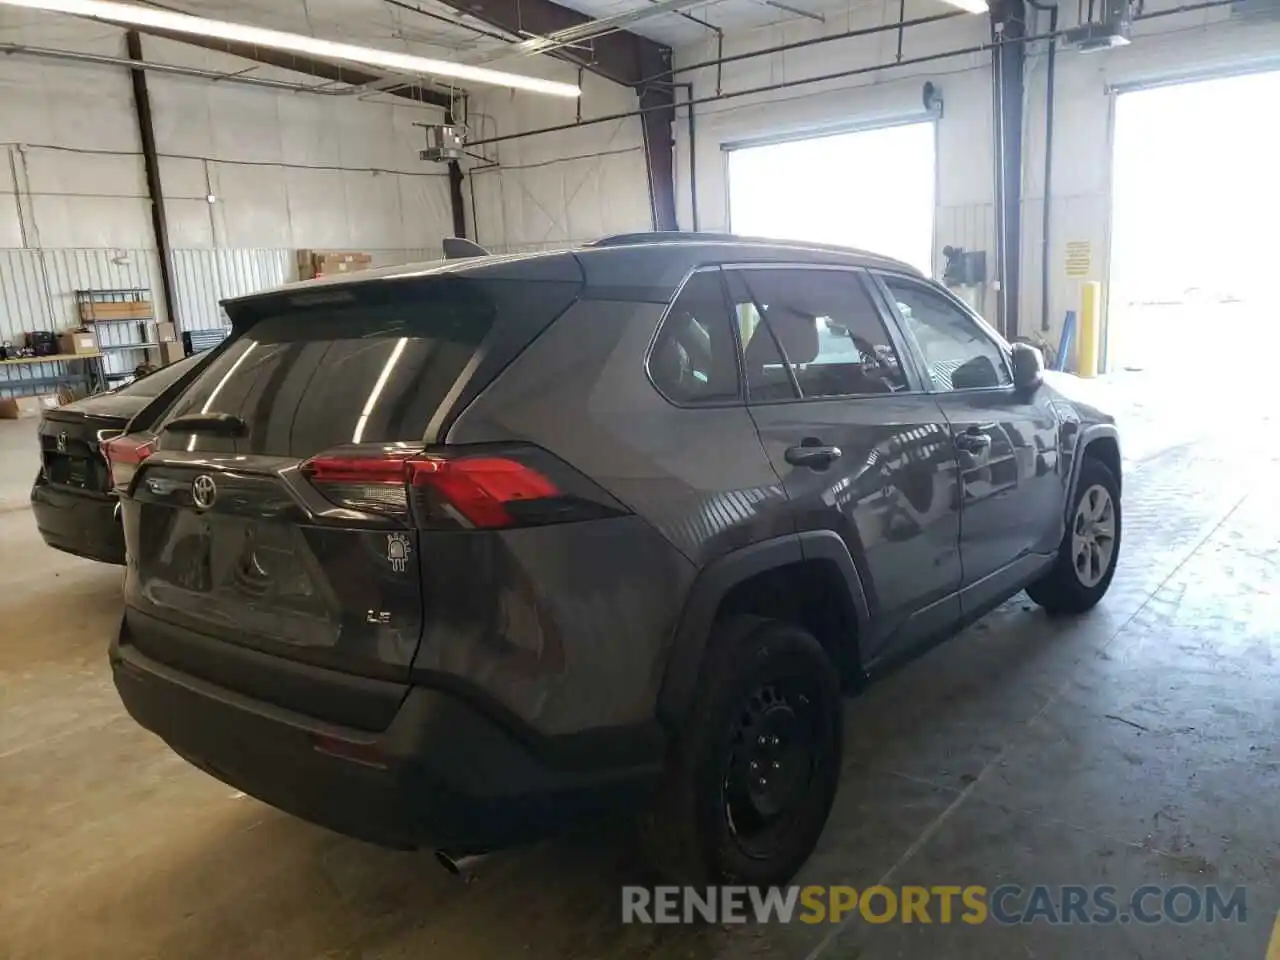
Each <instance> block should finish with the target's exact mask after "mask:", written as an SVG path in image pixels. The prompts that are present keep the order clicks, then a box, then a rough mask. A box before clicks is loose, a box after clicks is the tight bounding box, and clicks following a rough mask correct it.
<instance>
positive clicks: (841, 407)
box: [726, 265, 960, 658]
mask: <svg viewBox="0 0 1280 960" xmlns="http://www.w3.org/2000/svg"><path fill="white" fill-rule="evenodd" d="M726 277H727V279H728V282H729V287H730V293H731V295H732V299H733V302H734V306H735V309H736V311H737V315H738V322H739V329H740V332H741V339H742V343H743V359H744V369H745V374H746V381H747V387H748V395H749V409H750V411H751V415H752V417H753V418H754V419H755V422H756V425H757V427H758V429H759V432H760V438H761V440H762V442H763V443H764V446H765V450H766V452H767V453H768V455H769V459H770V461H771V462H772V464H773V466H774V469H775V470H776V471H777V473H778V475H779V476H780V477H781V478H782V482H783V484H784V486H785V487H786V491H787V494H788V496H789V497H790V499H791V501H792V509H793V510H794V512H795V516H796V523H797V527H798V528H799V529H800V530H801V531H804V530H832V531H834V532H836V533H837V534H838V535H839V536H840V537H841V538H842V539H843V540H844V541H845V543H846V544H847V545H848V547H849V550H850V553H851V554H852V555H853V558H854V561H855V563H856V564H857V565H858V568H859V573H860V574H861V576H862V580H863V587H864V590H865V591H866V593H867V600H868V603H869V605H870V607H871V612H872V619H873V624H874V629H873V635H872V636H871V637H863V638H861V641H862V652H863V655H864V657H866V658H870V657H874V656H876V655H877V654H878V653H880V652H882V651H883V650H884V649H885V648H886V647H887V646H888V645H890V644H891V643H893V644H895V645H896V642H897V641H901V642H903V643H909V642H911V641H912V640H914V639H917V638H920V637H922V636H925V635H928V634H929V633H932V632H933V631H935V630H936V629H938V628H940V627H942V626H944V625H946V624H947V623H949V622H950V621H952V620H954V619H955V617H956V616H957V614H958V609H959V608H958V600H957V598H956V596H955V591H956V590H957V589H958V588H959V585H960V564H959V558H958V553H957V547H958V538H959V521H960V518H959V512H958V498H957V495H956V476H955V458H954V455H953V453H952V448H951V445H950V442H949V435H948V432H947V428H946V421H945V419H944V418H943V416H942V412H941V410H940V409H939V408H938V405H937V404H936V403H935V402H934V400H933V398H932V397H930V396H929V395H928V394H927V393H925V392H923V391H922V390H921V384H920V383H919V380H918V377H917V374H916V372H915V369H914V367H913V366H912V365H911V364H909V363H907V362H904V360H905V357H906V353H905V351H904V349H903V343H902V341H901V339H900V337H899V334H898V332H897V331H896V330H895V329H894V328H893V326H892V325H891V324H888V325H887V324H886V323H885V318H884V315H883V313H882V308H881V307H880V306H878V305H877V304H878V296H877V295H876V294H875V288H874V286H873V284H872V281H871V279H870V277H869V276H868V275H867V274H866V273H865V272H864V271H862V270H854V269H847V268H834V267H813V266H796V267H778V266H774V265H769V266H767V267H746V266H744V267H738V268H727V269H726Z"/></svg>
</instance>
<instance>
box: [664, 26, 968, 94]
mask: <svg viewBox="0 0 1280 960" xmlns="http://www.w3.org/2000/svg"><path fill="white" fill-rule="evenodd" d="M968 16H972V14H969V13H966V12H965V11H963V10H956V11H953V12H951V13H935V14H931V15H930V16H927V17H915V18H913V19H911V20H895V21H894V22H893V23H881V24H877V25H876V26H874V27H859V28H858V29H857V30H844V31H842V32H840V33H827V34H823V35H822V36H820V37H809V38H807V39H805V40H793V41H792V42H791V43H780V44H777V45H776V46H772V47H761V48H760V49H759V50H749V51H747V52H745V53H734V54H730V55H729V56H727V57H726V56H724V55H723V54H722V53H717V54H716V56H714V57H712V58H711V59H710V60H703V61H701V62H700V63H690V64H687V65H686V66H683V67H673V68H672V69H671V70H668V71H666V72H664V73H657V74H654V75H653V76H652V77H646V78H645V80H644V81H643V82H645V83H648V82H650V81H657V80H663V79H666V78H667V77H674V76H678V75H679V74H682V73H691V72H692V71H694V70H701V69H703V68H704V67H722V66H724V65H725V64H726V63H734V62H736V61H738V60H752V59H754V58H756V57H767V56H769V55H770V54H774V53H786V52H787V51H788V50H800V49H802V48H804V47H812V46H816V45H818V44H820V43H831V42H832V41H834V40H849V39H851V38H853V37H869V36H872V35H873V34H877V33H887V32H888V31H890V30H901V29H905V28H906V27H922V26H924V25H925V24H928V23H939V22H941V21H943V20H953V19H955V18H956V17H968ZM722 38H723V34H722ZM720 49H721V50H723V49H724V48H723V47H721V48H720Z"/></svg>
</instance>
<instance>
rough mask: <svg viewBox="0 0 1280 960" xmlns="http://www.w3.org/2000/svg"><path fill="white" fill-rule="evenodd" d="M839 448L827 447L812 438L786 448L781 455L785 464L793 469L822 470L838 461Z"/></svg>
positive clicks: (806, 438)
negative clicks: (809, 468) (810, 468)
mask: <svg viewBox="0 0 1280 960" xmlns="http://www.w3.org/2000/svg"><path fill="white" fill-rule="evenodd" d="M840 454H841V450H840V448H839V447H833V446H828V445H826V444H824V443H823V442H822V441H821V440H818V439H816V438H814V437H805V438H804V439H803V440H802V441H800V445H799V446H798V447H787V452H786V453H785V454H783V456H784V457H786V460H787V463H789V464H791V465H792V466H794V467H812V468H813V469H815V470H822V469H825V468H826V467H829V466H831V464H832V462H833V461H835V460H839V459H840Z"/></svg>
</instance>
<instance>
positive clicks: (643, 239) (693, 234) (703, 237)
mask: <svg viewBox="0 0 1280 960" xmlns="http://www.w3.org/2000/svg"><path fill="white" fill-rule="evenodd" d="M741 239H742V238H741V237H735V236H734V235H733V234H731V233H708V232H699V231H693V230H649V231H647V232H644V233H617V234H614V235H613V236H611V237H601V238H600V239H599V240H592V241H591V242H590V243H588V244H586V246H588V247H635V246H641V245H643V244H646V243H680V242H702V243H708V242H710V243H714V242H717V241H718V242H720V243H733V242H735V241H738V240H741Z"/></svg>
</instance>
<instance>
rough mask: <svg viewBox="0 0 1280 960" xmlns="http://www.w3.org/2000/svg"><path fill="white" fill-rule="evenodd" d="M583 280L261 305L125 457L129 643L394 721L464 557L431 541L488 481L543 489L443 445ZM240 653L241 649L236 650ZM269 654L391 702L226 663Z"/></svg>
mask: <svg viewBox="0 0 1280 960" xmlns="http://www.w3.org/2000/svg"><path fill="white" fill-rule="evenodd" d="M578 288H579V284H578V283H577V282H576V281H573V282H571V281H568V280H550V281H542V280H528V279H491V278H480V279H468V278H466V277H456V276H444V277H430V278H415V279H414V280H409V281H373V282H364V283H358V282H357V283H352V284H350V285H348V286H342V287H336V288H317V289H316V290H315V291H314V292H313V291H309V290H307V289H305V288H303V289H302V290H299V291H298V292H297V293H295V294H293V295H291V296H281V295H276V296H274V297H273V298H262V299H261V300H259V301H251V302H249V304H248V306H249V307H251V308H252V310H253V311H255V312H256V313H257V316H256V317H252V318H251V322H249V323H248V324H247V326H246V328H245V329H244V330H243V332H242V333H241V334H240V335H239V336H238V337H237V338H236V339H235V340H234V341H233V342H232V343H230V344H229V345H228V346H227V348H226V349H225V351H224V352H223V353H222V354H221V355H220V356H219V357H217V358H215V359H214V360H213V362H212V363H211V364H210V365H209V366H208V367H207V369H205V370H204V371H203V373H202V374H201V375H200V376H199V377H198V378H197V379H196V380H195V381H194V382H193V383H192V385H191V387H190V388H189V389H188V390H187V391H186V392H185V393H184V394H183V395H182V396H181V397H180V398H179V399H178V400H177V402H176V403H175V404H174V406H173V407H172V408H171V409H170V410H169V412H168V414H167V415H166V417H165V418H164V420H163V421H162V423H161V424H160V430H159V432H158V434H157V435H156V436H155V437H154V438H152V439H151V440H150V443H149V444H146V443H144V444H141V445H139V442H138V441H137V440H136V439H135V438H125V439H124V440H122V441H119V443H123V444H125V447H127V448H128V449H126V448H124V447H122V448H121V449H120V451H117V448H116V446H115V445H113V446H112V447H111V448H110V450H109V455H110V457H111V459H112V466H113V471H114V472H116V473H117V483H120V482H121V480H122V479H123V482H124V483H125V484H127V486H128V489H129V490H130V494H129V498H128V500H127V501H126V510H125V518H126V537H127V540H128V545H129V553H130V567H129V570H128V575H127V578H126V596H127V600H128V604H129V608H130V609H129V629H130V632H131V634H132V642H133V643H135V644H136V645H137V646H138V648H139V649H140V650H141V651H142V652H143V653H145V654H147V655H148V656H151V657H153V658H155V659H158V660H160V661H162V662H167V663H170V664H171V665H172V666H175V667H178V668H179V669H183V670H186V671H189V672H192V673H195V674H196V675H200V676H204V677H205V678H207V679H209V680H212V681H214V682H216V683H219V684H221V685H224V686H228V687H231V688H233V689H241V690H243V691H244V692H247V693H251V694H253V695H258V696H262V697H264V698H265V699H267V700H271V701H274V702H277V703H279V704H281V705H282V706H289V707H292V708H295V709H304V707H305V708H306V712H309V713H311V714H312V715H315V716H321V717H324V718H326V719H331V720H333V721H334V722H342V723H348V724H352V725H355V726H362V727H366V728H368V729H376V728H378V727H379V726H380V725H381V724H382V723H384V722H386V721H389V719H390V715H389V714H388V710H390V711H392V712H393V711H394V708H395V707H396V706H398V699H396V698H394V697H393V696H392V695H391V694H392V693H394V689H395V687H396V685H398V684H402V683H404V682H405V681H407V678H408V672H409V668H410V665H411V663H412V661H413V658H414V654H415V653H416V651H417V647H418V644H419V641H420V638H421V634H422V625H423V620H424V599H423V595H422V582H423V578H422V576H421V568H420V565H421V564H422V563H423V562H424V558H426V560H427V561H428V562H447V558H443V559H442V558H436V557H433V556H432V555H431V553H430V549H429V548H428V547H427V545H426V544H424V542H423V540H424V538H425V537H430V533H429V532H428V531H430V530H431V529H433V528H435V527H437V526H450V527H452V528H453V529H457V528H458V526H459V525H462V526H472V525H476V526H481V525H484V523H483V521H484V517H483V515H481V517H480V520H481V522H479V523H475V524H472V523H471V522H469V521H468V520H467V514H468V511H469V510H470V509H471V508H469V507H468V506H467V496H468V495H469V493H470V494H475V491H476V490H477V489H479V490H480V493H479V494H478V496H480V497H481V499H485V498H488V499H490V500H492V498H493V496H494V495H496V496H497V497H498V499H499V500H501V498H502V497H503V496H508V495H512V494H513V491H514V495H515V496H518V497H528V498H532V499H534V500H537V499H538V497H539V496H541V495H542V493H545V492H546V491H539V490H538V489H537V481H536V480H534V479H531V477H532V472H530V474H529V475H528V476H524V477H519V476H515V475H514V474H513V473H512V471H513V470H515V471H516V473H518V472H519V470H520V469H521V468H520V465H519V458H520V456H521V455H520V454H519V453H518V452H517V453H515V454H514V455H513V456H514V458H503V457H494V456H493V455H492V454H491V452H490V451H484V452H483V453H484V455H483V456H476V455H474V453H473V454H472V455H470V456H466V457H465V458H464V459H461V460H459V459H457V457H456V455H455V453H454V452H449V451H442V450H441V448H438V447H431V451H432V453H431V455H428V454H427V450H428V447H429V446H430V445H431V444H432V443H433V442H434V441H435V440H436V438H437V437H440V436H443V432H444V430H445V429H447V424H448V422H449V420H450V418H451V416H453V415H455V414H456V412H457V411H458V410H460V408H461V407H462V406H464V405H465V404H466V403H467V402H469V400H470V398H471V397H473V396H474V395H475V393H476V392H478V391H479V390H480V389H482V388H483V386H484V385H485V384H486V383H487V382H489V381H490V380H491V379H492V378H493V376H495V375H496V373H497V372H498V371H500V370H501V369H502V368H503V367H504V366H505V365H506V364H507V363H509V362H510V360H511V359H513V358H514V357H515V356H516V354H518V353H519V351H520V350H522V349H523V348H524V346H525V345H527V344H528V342H529V341H531V340H532V339H533V338H534V337H535V336H536V335H537V334H538V333H539V332H540V331H541V330H542V329H544V328H545V327H546V326H547V325H548V324H550V323H551V322H552V321H553V320H554V319H555V317H557V316H558V315H559V314H560V313H561V312H563V311H564V309H566V308H567V307H568V306H569V305H570V304H571V303H572V302H573V300H574V298H575V297H576V295H577V292H578ZM130 443H132V444H133V446H132V447H129V446H128V445H129V444H130ZM139 446H140V447H141V449H139ZM118 453H119V454H120V455H119V456H118ZM537 453H538V452H537V451H534V455H535V456H536V454H537ZM131 461H134V462H131ZM462 464H469V466H461V465H462ZM486 465H487V466H486ZM513 465H514V466H513ZM495 470H496V471H497V473H496V474H495V472H494V471H495ZM486 471H487V472H486ZM134 473H136V477H134V476H133V474H134ZM495 476H496V478H497V479H496V480H495ZM477 477H480V479H479V480H477V479H476V478H477ZM459 482H461V485H460V486H459ZM451 483H452V484H453V485H454V487H453V488H450V486H449V485H450V484H451ZM495 484H496V486H495ZM504 484H506V486H505V487H504V486H503V485H504ZM513 484H514V486H513ZM477 485H478V486H477ZM522 485H523V486H522ZM495 492H496V493H495ZM459 505H460V506H459ZM493 507H494V504H493V503H492V502H490V503H487V504H481V505H480V509H481V510H482V511H483V509H486V508H487V509H490V510H492V509H493ZM500 509H501V508H500V506H499V510H500ZM227 645H233V646H234V647H235V648H236V650H237V651H239V655H237V656H231V657H229V658H228V657H227V656H222V655H220V654H219V648H222V650H223V654H231V653H232V651H231V649H230V647H228V646H227ZM261 654H270V655H273V657H272V658H271V659H275V658H285V659H287V660H288V661H291V662H294V663H305V664H310V665H313V666H315V667H320V668H327V670H329V671H336V672H339V673H341V674H345V675H352V674H354V675H358V676H359V677H363V678H368V682H367V683H366V684H365V687H366V688H367V689H368V690H373V691H374V692H377V689H376V688H379V687H380V684H379V683H378V682H379V681H382V682H384V683H383V684H382V685H381V686H382V687H383V690H382V692H383V693H385V694H387V695H386V696H374V697H373V698H372V699H373V701H377V702H379V703H381V704H382V706H380V707H379V706H376V705H373V706H371V705H370V702H369V698H367V697H365V698H363V700H362V702H364V706H359V705H357V704H354V701H353V702H352V704H349V705H348V706H349V707H350V709H347V708H344V707H342V706H341V705H340V704H338V703H337V702H336V701H335V702H334V703H333V704H331V705H329V706H326V705H325V704H323V703H319V704H316V703H310V704H303V703H302V702H300V701H299V699H298V697H301V696H302V694H301V693H299V694H298V697H295V696H294V695H293V694H291V693H290V691H291V690H293V689H295V687H296V684H293V683H290V682H277V681H270V682H268V681H267V680H266V679H260V680H258V681H255V680H254V679H253V676H252V675H253V669H249V670H247V671H241V672H240V673H237V671H236V669H233V668H231V667H230V666H228V665H227V662H228V660H235V661H237V662H239V663H240V664H241V665H242V666H243V665H246V664H252V663H253V662H255V661H256V662H257V663H258V665H259V666H262V665H263V663H262V661H263V658H262V657H261V656H260V655H261ZM268 665H269V664H268ZM272 669H274V668H272ZM293 674H295V675H296V669H295V670H294V671H293ZM295 679H296V676H295ZM352 679H353V680H354V678H352ZM386 684H390V685H391V686H389V687H388V686H386ZM313 693H314V691H313ZM312 699H314V697H312ZM356 699H357V700H360V699H361V698H356Z"/></svg>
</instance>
